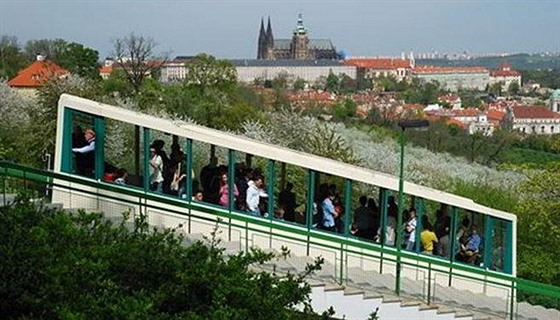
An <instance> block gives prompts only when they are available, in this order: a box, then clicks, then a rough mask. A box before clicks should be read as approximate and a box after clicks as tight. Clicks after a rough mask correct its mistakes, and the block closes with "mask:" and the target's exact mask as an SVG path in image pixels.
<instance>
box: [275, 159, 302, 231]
mask: <svg viewBox="0 0 560 320" xmlns="http://www.w3.org/2000/svg"><path fill="white" fill-rule="evenodd" d="M274 168H275V170H274V171H275V178H274V181H273V182H274V216H275V218H277V219H281V220H285V221H288V222H295V223H298V224H302V225H304V224H306V221H307V220H306V210H305V209H306V208H305V203H306V188H307V185H306V175H307V172H306V170H305V169H304V168H301V167H298V166H295V165H291V164H286V163H275V166H274Z"/></svg>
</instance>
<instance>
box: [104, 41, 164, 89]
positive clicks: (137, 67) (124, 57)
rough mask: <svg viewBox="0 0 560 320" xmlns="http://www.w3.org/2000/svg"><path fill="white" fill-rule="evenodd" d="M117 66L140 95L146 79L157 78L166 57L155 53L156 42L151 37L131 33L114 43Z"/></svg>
mask: <svg viewBox="0 0 560 320" xmlns="http://www.w3.org/2000/svg"><path fill="white" fill-rule="evenodd" d="M113 45H114V48H113V50H114V56H115V57H116V61H115V64H116V65H117V66H118V67H119V68H120V69H122V70H124V73H125V75H126V79H127V80H128V83H129V84H130V86H131V87H132V88H133V91H134V92H135V93H138V92H139V90H140V87H141V86H142V83H143V82H144V79H146V78H148V77H155V75H156V74H157V73H158V72H159V70H160V69H161V67H162V66H163V64H164V63H165V62H166V59H165V58H164V57H157V56H156V55H155V53H154V50H155V48H156V46H157V45H156V42H155V41H154V39H152V38H150V37H145V36H142V35H136V34H134V33H131V34H129V35H127V36H124V37H123V38H119V39H117V40H115V41H114V43H113Z"/></svg>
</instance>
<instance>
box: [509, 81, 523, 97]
mask: <svg viewBox="0 0 560 320" xmlns="http://www.w3.org/2000/svg"><path fill="white" fill-rule="evenodd" d="M519 89H520V88H519V83H517V82H515V81H512V82H511V83H510V84H509V86H508V89H507V90H508V93H509V94H510V95H516V94H518V93H519Z"/></svg>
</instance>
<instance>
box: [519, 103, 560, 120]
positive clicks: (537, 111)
mask: <svg viewBox="0 0 560 320" xmlns="http://www.w3.org/2000/svg"><path fill="white" fill-rule="evenodd" d="M512 110H513V115H514V117H515V118H517V119H559V118H560V115H559V114H558V113H556V112H553V111H550V110H548V108H546V107H542V106H534V107H521V106H513V107H512Z"/></svg>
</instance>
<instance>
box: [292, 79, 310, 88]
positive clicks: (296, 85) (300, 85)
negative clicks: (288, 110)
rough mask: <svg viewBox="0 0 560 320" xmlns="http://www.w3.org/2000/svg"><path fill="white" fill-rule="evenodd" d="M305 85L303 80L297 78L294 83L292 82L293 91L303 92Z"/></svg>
mask: <svg viewBox="0 0 560 320" xmlns="http://www.w3.org/2000/svg"><path fill="white" fill-rule="evenodd" d="M306 84H307V83H306V82H305V80H303V79H302V78H297V79H296V81H294V89H295V90H303V89H305V85H306Z"/></svg>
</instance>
